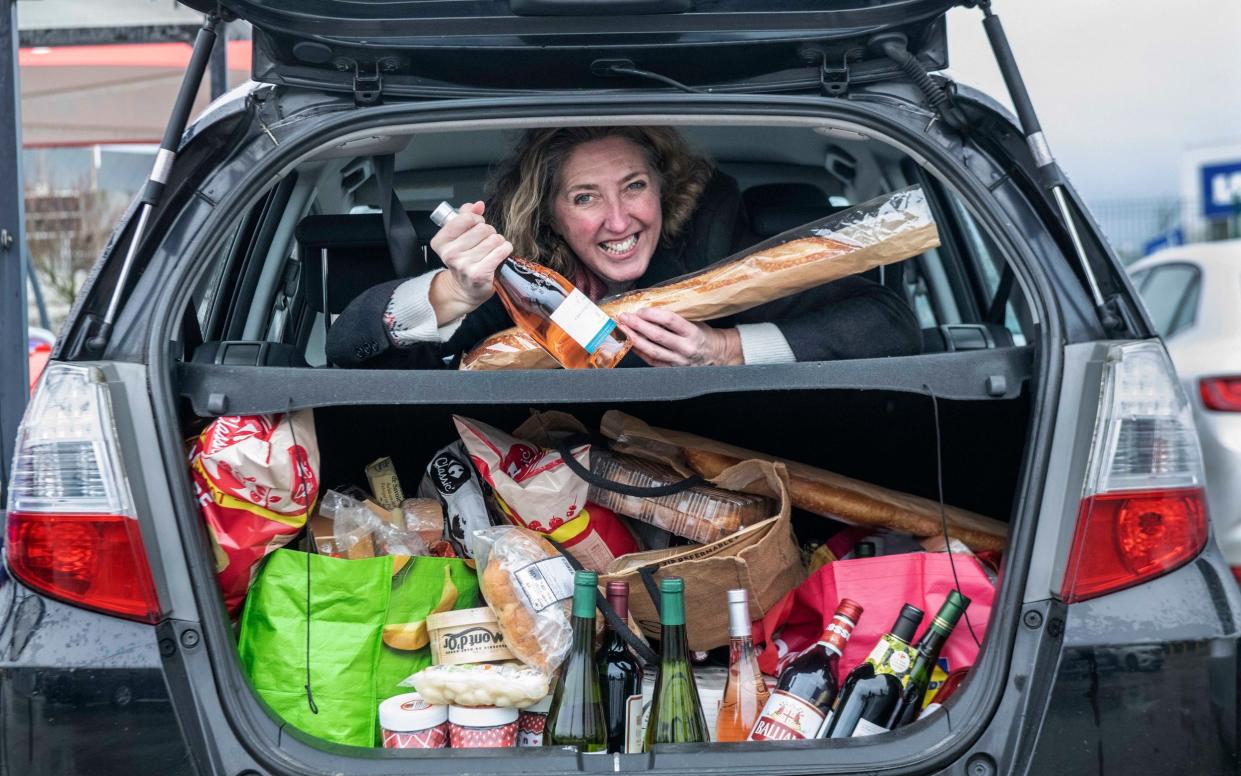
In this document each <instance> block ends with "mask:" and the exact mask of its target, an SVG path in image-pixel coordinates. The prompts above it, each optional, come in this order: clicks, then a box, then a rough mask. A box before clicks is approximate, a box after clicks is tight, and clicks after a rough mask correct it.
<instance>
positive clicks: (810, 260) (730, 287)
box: [461, 186, 939, 370]
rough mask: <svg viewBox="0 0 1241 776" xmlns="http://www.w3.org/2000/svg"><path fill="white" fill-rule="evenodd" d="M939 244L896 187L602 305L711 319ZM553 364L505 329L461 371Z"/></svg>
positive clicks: (915, 193)
mask: <svg viewBox="0 0 1241 776" xmlns="http://www.w3.org/2000/svg"><path fill="white" fill-rule="evenodd" d="M938 246H939V231H938V229H937V228H936V226H935V220H934V218H933V217H932V215H931V209H930V207H929V205H928V204H927V201H926V195H925V194H924V193H923V191H922V189H921V188H920V187H918V186H911V187H909V188H904V189H900V190H897V191H894V192H892V193H890V194H885V195H883V196H881V197H878V198H876V199H872V200H870V201H869V202H864V203H862V204H860V205H855V206H853V207H851V208H849V209H848V210H845V211H842V212H840V213H836V214H834V215H831V216H828V217H827V218H822V219H819V220H818V221H811V222H810V223H808V224H804V225H803V226H799V227H797V228H796V229H792V230H790V231H787V232H784V233H782V234H779V235H776V236H775V237H772V238H771V239H769V240H765V241H763V242H761V243H759V244H758V245H755V246H752V247H750V248H747V249H746V250H745V251H742V252H740V253H736V254H733V255H732V256H729V257H727V258H724V259H721V260H720V261H718V262H716V263H714V264H712V265H711V266H709V267H706V268H705V269H702V270H699V271H698V272H693V273H690V274H688V275H683V276H681V277H679V278H676V279H674V280H669V281H667V282H665V283H661V284H659V285H655V286H651V287H650V288H643V289H637V290H634V291H629V292H625V293H622V294H620V295H618V296H614V297H610V298H608V299H604V300H602V301H601V302H600V303H599V307H600V309H602V310H603V312H605V313H607V314H608V316H610V317H611V318H612V319H613V320H615V319H616V318H617V317H618V316H619V315H620V314H621V313H627V312H636V311H638V310H641V309H642V308H645V307H660V308H663V309H665V310H671V311H672V312H674V313H676V314H678V315H680V316H681V317H683V318H685V319H687V320H690V321H710V320H714V319H716V318H723V317H725V316H729V315H735V314H737V313H739V312H743V311H745V310H749V309H751V308H754V307H757V306H759V305H761V304H765V303H767V302H771V301H774V300H776V299H783V298H784V297H787V296H792V295H793V294H796V293H799V292H801V291H805V290H806V289H809V288H814V287H815V286H820V285H823V284H824V283H830V282H831V281H833V280H839V279H841V278H843V277H847V276H849V275H856V274H858V273H861V272H866V271H867V270H870V269H874V268H875V267H880V266H883V265H886V264H894V263H896V262H898V261H904V260H905V259H908V258H909V257H911V256H917V255H918V254H920V253H922V252H924V251H927V250H930V249H931V248H935V247H938ZM556 365H557V364H556V361H555V359H553V358H552V357H551V356H549V355H548V354H547V352H546V351H544V350H543V349H542V348H541V347H539V345H538V344H537V343H536V342H535V341H534V339H533V338H531V337H529V336H528V335H526V334H525V333H523V332H521V331H520V330H518V329H516V328H513V329H505V330H504V331H502V332H499V333H498V334H494V335H492V336H491V337H488V338H487V339H485V340H483V341H482V343H480V344H479V345H478V346H477V347H476V348H474V349H473V350H471V351H470V352H469V353H467V354H465V357H464V358H463V359H462V361H461V368H462V369H473V370H481V369H550V368H553V367H555V366H556Z"/></svg>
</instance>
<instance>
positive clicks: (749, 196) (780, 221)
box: [742, 183, 844, 239]
mask: <svg viewBox="0 0 1241 776" xmlns="http://www.w3.org/2000/svg"><path fill="white" fill-rule="evenodd" d="M742 200H743V202H744V203H745V209H746V212H747V213H748V214H749V216H750V229H751V230H753V232H754V233H755V234H756V235H758V236H759V237H760V238H764V239H765V238H767V237H774V236H775V235H777V234H780V233H781V232H787V231H788V230H790V229H795V228H797V227H798V226H801V225H802V224H804V223H807V222H809V221H817V220H818V219H820V218H826V217H827V216H830V215H832V214H833V213H838V212H840V211H841V210H844V208H843V207H837V206H835V205H832V204H831V203H830V202H829V201H828V197H827V192H825V191H824V190H823V189H821V188H819V187H818V186H815V185H814V184H812V183H764V184H762V185H759V186H751V187H750V188H748V189H746V190H745V193H744V194H742Z"/></svg>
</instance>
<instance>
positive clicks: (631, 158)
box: [552, 137, 663, 283]
mask: <svg viewBox="0 0 1241 776" xmlns="http://www.w3.org/2000/svg"><path fill="white" fill-rule="evenodd" d="M552 215H553V218H554V219H555V224H554V227H555V229H556V232H557V233H559V234H560V236H561V237H563V238H564V239H565V242H567V243H569V247H570V248H572V249H573V252H574V253H575V254H576V255H577V258H578V259H579V260H580V261H581V262H582V263H583V264H585V265H586V266H587V267H589V268H590V269H591V270H593V271H594V272H595V274H597V275H599V276H600V277H603V278H606V279H608V280H611V281H613V282H618V283H619V282H625V281H632V280H637V279H638V278H640V277H641V276H642V273H644V272H646V268H647V265H649V264H650V263H651V256H652V255H654V253H655V247H656V246H657V245H658V244H659V233H660V229H661V228H662V227H663V213H662V212H661V210H660V206H659V181H658V180H657V179H656V177H655V175H654V171H653V170H651V169H650V166H649V165H648V164H647V162H646V156H645V155H644V154H643V153H642V149H640V148H639V147H638V146H637V145H635V144H634V143H633V142H632V141H630V140H627V139H625V138H623V137H607V138H603V139H602V140H592V141H590V142H589V143H583V144H581V145H580V146H578V147H577V148H575V149H573V151H572V152H571V153H570V154H569V157H568V159H566V160H565V163H564V167H563V169H561V171H560V187H559V188H558V189H557V191H556V195H555V200H554V201H553V204H552Z"/></svg>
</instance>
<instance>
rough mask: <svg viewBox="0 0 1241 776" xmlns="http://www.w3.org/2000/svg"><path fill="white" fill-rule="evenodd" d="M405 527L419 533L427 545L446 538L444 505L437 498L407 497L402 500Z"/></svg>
mask: <svg viewBox="0 0 1241 776" xmlns="http://www.w3.org/2000/svg"><path fill="white" fill-rule="evenodd" d="M401 517H402V518H404V520H405V529H406V530H408V531H413V532H414V533H416V534H418V536H419V537H420V538H421V539H422V541H423V542H425V543H426V545H427V547H432V548H433V547H434V546H435V543H436V542H439V541H442V540H443V538H444V507H443V506H442V505H441V504H440V502H439V499H435V498H407V499H405V500H404V501H402V502H401Z"/></svg>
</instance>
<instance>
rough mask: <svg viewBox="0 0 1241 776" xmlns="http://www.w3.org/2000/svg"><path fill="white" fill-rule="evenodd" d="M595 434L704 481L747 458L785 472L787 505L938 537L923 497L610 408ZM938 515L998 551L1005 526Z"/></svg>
mask: <svg viewBox="0 0 1241 776" xmlns="http://www.w3.org/2000/svg"><path fill="white" fill-rule="evenodd" d="M600 430H601V431H602V432H603V435H604V436H606V437H608V438H609V439H612V440H613V445H612V449H613V450H616V451H617V452H621V453H627V454H630V455H636V456H640V457H644V458H648V459H650V460H656V461H660V462H662V463H665V464H667V465H669V466H671V467H673V468H674V469H676V470H677V471H678V472H680V473H681V474H682V475H684V476H690V475H691V474H701V475H702V476H703V477H706V478H708V479H711V478H713V477H715V476H718V475H719V474H720V473H721V472H723V471H725V470H728V469H729V468H730V467H732V466H734V465H735V464H737V463H738V462H739V461H745V460H752V459H756V460H762V461H772V462H778V463H782V464H784V466H785V468H786V469H787V470H788V475H789V498H790V499H791V500H792V502H793V506H795V507H798V508H800V509H804V510H806V511H807V512H813V513H814V514H817V515H823V516H824V517H830V518H833V519H836V520H840V521H842V522H845V523H849V524H851V525H863V526H873V527H875V528H887V529H890V530H894V531H901V532H904V533H909V534H912V535H913V536H916V537H919V538H922V537H928V536H935V535H938V534H941V533H943V525H942V524H941V522H940V506H939V502H936V501H932V500H931V499H927V498H923V497H921V496H915V495H913V494H910V493H902V492H900V491H897V490H891V489H888V488H883V487H880V486H878V485H874V484H871V483H869V482H863V481H861V480H855V479H853V478H851V477H845V476H844V475H840V474H835V473H834V472H830V471H827V470H826V469H819V468H817V467H814V466H808V465H806V464H802V463H797V462H796V461H789V460H786V459H784V458H778V457H776V456H772V455H767V454H765V453H758V452H755V451H753V450H746V449H744V448H741V447H734V446H733V445H729V444H725V443H723V442H717V441H715V440H713V439H707V438H706V437H700V436H698V435H696V434H690V433H686V432H682V431H671V430H668V429H663V428H655V427H653V426H649V425H647V424H646V423H644V422H643V421H641V420H639V419H637V418H635V417H632V416H630V415H626V414H625V413H623V412H620V411H618V410H610V411H608V412H607V413H605V414H604V416H603V419H602V421H601V422H600ZM737 489H739V490H743V491H745V492H747V493H757V494H759V495H764V496H772V495H774V494H773V493H771V492H770V488H769V487H768V486H767V485H766V483H765V481H764V480H762V479H757V478H756V479H755V480H754V481H753V482H751V483H748V484H746V485H744V486H742V487H739V488H737ZM944 515H945V516H946V517H947V520H948V528H949V533H950V535H951V536H952V537H953V538H955V539H959V540H960V541H962V542H964V543H965V544H966V545H967V546H969V548H970V549H972V550H975V551H979V552H981V551H986V550H996V551H1002V550H1003V549H1004V547H1005V544H1006V543H1007V536H1008V525H1007V524H1006V523H1004V522H1002V521H1000V520H996V519H994V518H990V517H984V516H983V515H979V514H975V513H973V512H970V511H968V510H965V509H960V508H957V507H953V506H947V505H945V506H944Z"/></svg>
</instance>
